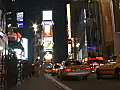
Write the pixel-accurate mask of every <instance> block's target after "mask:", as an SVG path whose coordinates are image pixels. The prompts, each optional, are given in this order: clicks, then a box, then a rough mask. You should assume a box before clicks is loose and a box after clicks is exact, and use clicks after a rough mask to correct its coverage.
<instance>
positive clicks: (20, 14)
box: [17, 12, 23, 21]
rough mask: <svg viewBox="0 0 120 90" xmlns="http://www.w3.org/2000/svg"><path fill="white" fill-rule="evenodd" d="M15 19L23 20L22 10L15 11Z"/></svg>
mask: <svg viewBox="0 0 120 90" xmlns="http://www.w3.org/2000/svg"><path fill="white" fill-rule="evenodd" d="M17 21H23V12H18V13H17Z"/></svg>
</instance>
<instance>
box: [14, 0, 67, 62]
mask: <svg viewBox="0 0 120 90" xmlns="http://www.w3.org/2000/svg"><path fill="white" fill-rule="evenodd" d="M16 1H17V8H18V11H24V13H25V18H24V22H25V28H24V29H23V31H22V32H23V34H24V35H25V36H26V37H27V38H28V39H29V44H31V46H29V59H32V58H33V57H32V55H33V51H32V50H33V48H32V43H33V41H34V38H33V37H34V33H33V31H32V29H31V28H30V26H32V22H35V21H37V22H38V23H41V22H42V10H47V9H48V10H53V21H54V32H53V34H54V43H55V45H54V46H55V48H54V52H55V55H54V56H55V59H56V60H57V61H62V60H63V59H65V58H66V56H67V55H66V54H67V42H66V40H67V39H66V38H67V36H66V30H65V27H66V26H65V24H66V10H65V0H16Z"/></svg>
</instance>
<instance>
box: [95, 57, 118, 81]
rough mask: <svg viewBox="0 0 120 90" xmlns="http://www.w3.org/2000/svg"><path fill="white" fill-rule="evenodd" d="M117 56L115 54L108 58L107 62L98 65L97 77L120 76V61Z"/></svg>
mask: <svg viewBox="0 0 120 90" xmlns="http://www.w3.org/2000/svg"><path fill="white" fill-rule="evenodd" d="M116 59H117V57H116V56H114V57H113V58H112V59H111V60H108V62H107V63H105V64H104V65H101V66H99V67H97V69H96V77H97V79H101V78H102V77H103V76H107V75H111V76H113V77H115V78H117V79H118V78H120V63H119V62H118V61H117V62H116Z"/></svg>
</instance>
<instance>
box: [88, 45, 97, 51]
mask: <svg viewBox="0 0 120 90" xmlns="http://www.w3.org/2000/svg"><path fill="white" fill-rule="evenodd" d="M87 48H88V50H96V46H88V47H87Z"/></svg>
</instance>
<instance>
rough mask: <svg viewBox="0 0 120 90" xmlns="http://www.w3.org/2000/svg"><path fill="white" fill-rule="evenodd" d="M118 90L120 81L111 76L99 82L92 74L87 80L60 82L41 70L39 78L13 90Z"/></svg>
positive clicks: (33, 78)
mask: <svg viewBox="0 0 120 90" xmlns="http://www.w3.org/2000/svg"><path fill="white" fill-rule="evenodd" d="M118 88H120V80H115V79H114V78H112V77H111V76H106V77H104V78H103V79H99V80H97V79H96V76H95V74H92V75H90V76H89V77H88V79H87V80H82V79H81V78H75V77H69V78H67V79H64V80H60V79H59V78H57V76H51V74H44V73H43V69H41V73H40V75H39V76H38V77H32V78H30V79H28V80H25V81H23V82H22V83H21V84H19V85H17V86H16V87H14V88H12V89H11V90H88V89H89V90H96V89H100V90H115V89H116V90H117V89H118Z"/></svg>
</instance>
